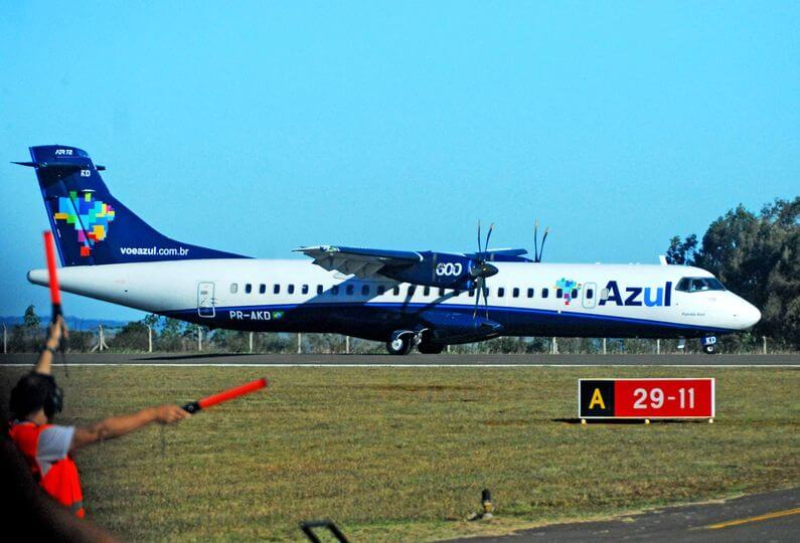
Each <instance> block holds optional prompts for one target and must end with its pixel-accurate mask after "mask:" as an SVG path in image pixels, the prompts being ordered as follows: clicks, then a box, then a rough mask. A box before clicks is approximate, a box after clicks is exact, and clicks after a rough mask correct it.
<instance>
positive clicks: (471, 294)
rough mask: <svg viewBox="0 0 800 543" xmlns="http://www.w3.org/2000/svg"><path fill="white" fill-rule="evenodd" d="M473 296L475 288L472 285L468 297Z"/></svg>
mask: <svg viewBox="0 0 800 543" xmlns="http://www.w3.org/2000/svg"><path fill="white" fill-rule="evenodd" d="M473 296H475V288H474V287H473V288H471V289H469V297H470V298H472V297H473Z"/></svg>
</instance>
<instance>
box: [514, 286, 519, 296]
mask: <svg viewBox="0 0 800 543" xmlns="http://www.w3.org/2000/svg"><path fill="white" fill-rule="evenodd" d="M513 295H514V298H519V289H518V288H516V287H515V288H514V292H513Z"/></svg>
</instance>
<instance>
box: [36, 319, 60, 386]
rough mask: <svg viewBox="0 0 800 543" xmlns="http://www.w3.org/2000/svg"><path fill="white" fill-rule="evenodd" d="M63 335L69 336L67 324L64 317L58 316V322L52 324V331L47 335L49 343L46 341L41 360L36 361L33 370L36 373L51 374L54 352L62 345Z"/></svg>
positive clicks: (40, 356)
mask: <svg viewBox="0 0 800 543" xmlns="http://www.w3.org/2000/svg"><path fill="white" fill-rule="evenodd" d="M62 336H63V337H67V325H66V323H64V319H63V318H62V317H58V318H57V319H56V322H54V323H52V324H51V325H50V333H49V335H48V337H47V343H45V348H44V350H43V351H42V354H40V355H39V360H37V361H36V365H35V366H34V367H33V371H35V372H36V373H43V374H45V375H50V366H51V364H52V363H53V354H54V353H55V352H56V350H58V347H59V345H61V337H62Z"/></svg>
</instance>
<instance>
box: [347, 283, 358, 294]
mask: <svg viewBox="0 0 800 543" xmlns="http://www.w3.org/2000/svg"><path fill="white" fill-rule="evenodd" d="M355 290H356V289H355V287H354V286H353V285H347V288H345V292H346V293H347V295H348V296H352V295H353V292H355Z"/></svg>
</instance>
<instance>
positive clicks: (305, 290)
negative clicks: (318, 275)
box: [302, 285, 308, 294]
mask: <svg viewBox="0 0 800 543" xmlns="http://www.w3.org/2000/svg"><path fill="white" fill-rule="evenodd" d="M302 292H303V294H308V285H303V289H302Z"/></svg>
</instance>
